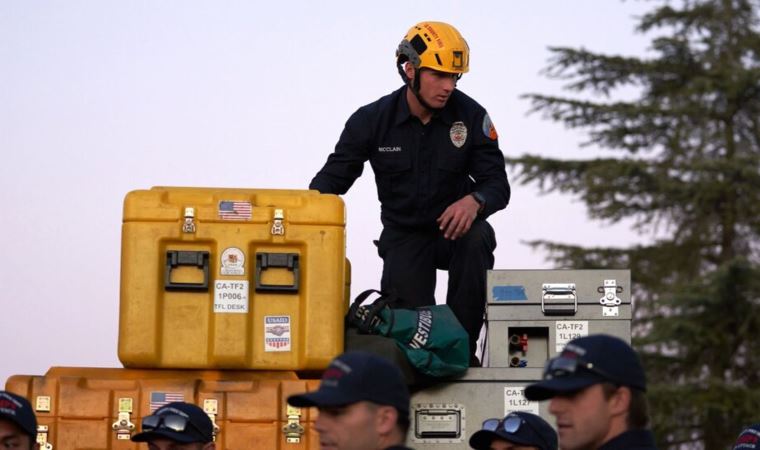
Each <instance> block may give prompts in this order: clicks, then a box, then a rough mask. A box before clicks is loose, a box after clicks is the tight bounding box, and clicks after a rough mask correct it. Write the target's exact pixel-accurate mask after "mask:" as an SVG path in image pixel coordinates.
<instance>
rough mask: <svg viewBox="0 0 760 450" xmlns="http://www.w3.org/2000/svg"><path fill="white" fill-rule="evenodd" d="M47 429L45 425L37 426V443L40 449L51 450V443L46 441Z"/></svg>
mask: <svg viewBox="0 0 760 450" xmlns="http://www.w3.org/2000/svg"><path fill="white" fill-rule="evenodd" d="M48 430H49V428H48V426H47V425H39V426H38V427H37V443H38V444H40V450H53V444H51V443H49V442H48Z"/></svg>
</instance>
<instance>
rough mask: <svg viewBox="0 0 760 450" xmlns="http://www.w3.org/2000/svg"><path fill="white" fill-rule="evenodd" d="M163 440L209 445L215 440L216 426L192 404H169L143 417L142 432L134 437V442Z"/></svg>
mask: <svg viewBox="0 0 760 450" xmlns="http://www.w3.org/2000/svg"><path fill="white" fill-rule="evenodd" d="M162 438H163V439H169V440H170V441H174V442H179V443H181V444H189V443H191V442H202V443H208V442H211V441H213V440H214V424H213V423H211V419H210V418H209V417H208V415H207V414H206V413H205V412H204V411H203V410H202V409H201V408H199V407H198V406H196V405H193V404H192V403H185V402H172V403H168V404H166V405H164V406H162V407H160V408H158V409H157V410H156V411H155V412H154V413H153V414H151V415H150V416H145V417H143V420H142V432H140V433H138V434H136V435H134V436H132V441H133V442H150V441H152V440H154V439H162Z"/></svg>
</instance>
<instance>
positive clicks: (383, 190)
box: [309, 22, 510, 365]
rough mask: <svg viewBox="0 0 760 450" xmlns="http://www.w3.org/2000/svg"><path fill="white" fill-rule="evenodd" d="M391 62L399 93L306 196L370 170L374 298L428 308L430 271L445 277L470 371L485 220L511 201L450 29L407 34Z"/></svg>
mask: <svg viewBox="0 0 760 450" xmlns="http://www.w3.org/2000/svg"><path fill="white" fill-rule="evenodd" d="M396 57H397V58H396V65H397V68H398V70H399V74H400V75H401V78H402V79H403V80H404V86H403V87H402V88H400V89H398V90H396V91H395V92H392V93H391V94H389V95H387V96H385V97H382V98H380V99H379V100H377V101H375V102H373V103H370V104H368V105H366V106H363V107H361V108H359V110H358V111H356V112H355V113H354V114H353V115H352V116H351V117H350V118H349V119H348V122H346V126H345V129H344V130H343V133H342V134H341V136H340V139H339V141H338V143H337V145H336V146H335V151H334V152H333V153H332V154H330V156H329V157H328V159H327V162H326V163H325V165H324V167H322V169H321V170H320V171H319V172H318V173H317V175H316V176H315V177H314V179H313V180H312V181H311V184H310V185H309V188H310V189H316V190H318V191H320V192H322V193H331V194H345V193H346V192H347V191H348V189H349V188H350V187H351V185H352V184H353V183H354V181H355V180H356V179H357V178H358V177H359V176H360V175H361V174H362V171H363V168H364V163H365V162H366V161H368V160H369V162H370V165H371V166H372V169H373V171H374V173H375V181H376V184H377V193H378V198H379V200H380V204H381V212H380V219H381V221H382V224H383V232H382V234H381V236H380V239H379V241H378V253H379V254H380V256H381V257H382V258H383V263H384V265H383V275H382V280H381V289H382V290H383V291H395V292H396V294H397V295H398V296H399V297H400V298H401V299H402V301H403V303H402V304H400V305H398V306H400V307H407V308H413V307H419V306H428V305H433V304H435V298H434V292H435V282H436V269H442V270H448V272H449V289H448V295H447V299H446V303H447V304H448V305H449V306H450V307H451V309H452V310H453V311H454V314H455V315H456V316H457V318H458V319H459V321H460V322H461V324H462V325H463V326H464V328H465V329H466V330H467V332H468V334H469V336H470V351H471V354H472V355H473V359H472V364H474V365H477V364H478V361H477V359H475V358H474V355H475V342H476V341H477V338H478V335H479V333H480V328H481V326H482V325H483V313H484V310H485V297H486V270H488V269H492V268H493V264H494V256H493V251H494V249H495V248H496V238H495V235H494V230H493V228H492V227H491V226H490V225H489V224H488V222H486V218H487V217H488V216H490V215H491V214H493V213H494V212H496V211H499V210H501V209H503V208H505V207H506V206H507V203H508V202H509V197H510V187H509V182H508V181H507V175H506V171H505V168H504V156H503V154H502V153H501V150H499V145H498V139H497V134H496V129H495V128H494V126H493V123H492V122H491V119H490V118H489V116H488V113H487V112H486V110H485V109H484V108H483V107H482V106H480V105H479V104H478V103H477V102H476V101H474V100H473V99H471V98H470V97H468V96H467V95H465V94H464V93H462V92H461V91H459V90H457V88H456V87H457V81H458V80H459V78H460V77H461V76H462V74H464V73H466V72H467V71H468V70H469V58H470V52H469V47H468V46H467V43H466V42H465V40H464V39H463V38H462V36H461V35H460V34H459V32H458V31H457V30H456V29H455V28H454V27H453V26H451V25H449V24H446V23H441V22H421V23H419V24H417V25H415V26H413V27H412V28H411V29H410V30H409V32H408V33H407V35H406V37H405V38H404V39H403V40H402V41H401V44H399V46H398V49H397V50H396Z"/></svg>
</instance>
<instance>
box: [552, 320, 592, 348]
mask: <svg viewBox="0 0 760 450" xmlns="http://www.w3.org/2000/svg"><path fill="white" fill-rule="evenodd" d="M554 329H555V331H556V334H555V337H556V339H555V342H556V344H557V345H556V348H555V351H556V352H557V353H560V352H562V349H563V348H565V344H567V343H568V342H570V341H572V340H573V339H575V338H579V337H583V336H588V321H587V320H558V321H557V322H555V324H554Z"/></svg>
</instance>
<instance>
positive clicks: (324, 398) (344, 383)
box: [288, 351, 409, 418]
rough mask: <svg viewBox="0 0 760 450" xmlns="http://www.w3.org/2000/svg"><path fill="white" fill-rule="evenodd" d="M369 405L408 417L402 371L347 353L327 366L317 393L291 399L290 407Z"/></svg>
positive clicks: (385, 362) (381, 360)
mask: <svg viewBox="0 0 760 450" xmlns="http://www.w3.org/2000/svg"><path fill="white" fill-rule="evenodd" d="M360 401H368V402H372V403H376V404H378V405H389V406H393V407H394V408H396V409H397V410H398V412H399V415H400V416H403V417H406V418H408V417H409V389H408V388H407V386H406V383H404V376H403V375H402V374H401V370H400V369H399V368H398V367H396V366H394V365H393V364H392V363H391V362H390V361H388V360H386V359H385V358H382V357H380V356H377V355H374V354H372V353H367V352H361V351H350V352H346V353H343V354H342V355H339V356H338V357H336V358H335V359H333V360H332V362H330V365H329V366H328V367H327V369H326V370H325V372H324V373H323V374H322V381H321V382H320V384H319V389H318V390H316V391H313V392H307V393H304V394H297V395H291V396H290V397H288V403H290V404H291V405H293V406H298V407H303V406H316V407H322V406H344V405H350V404H352V403H356V402H360Z"/></svg>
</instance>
